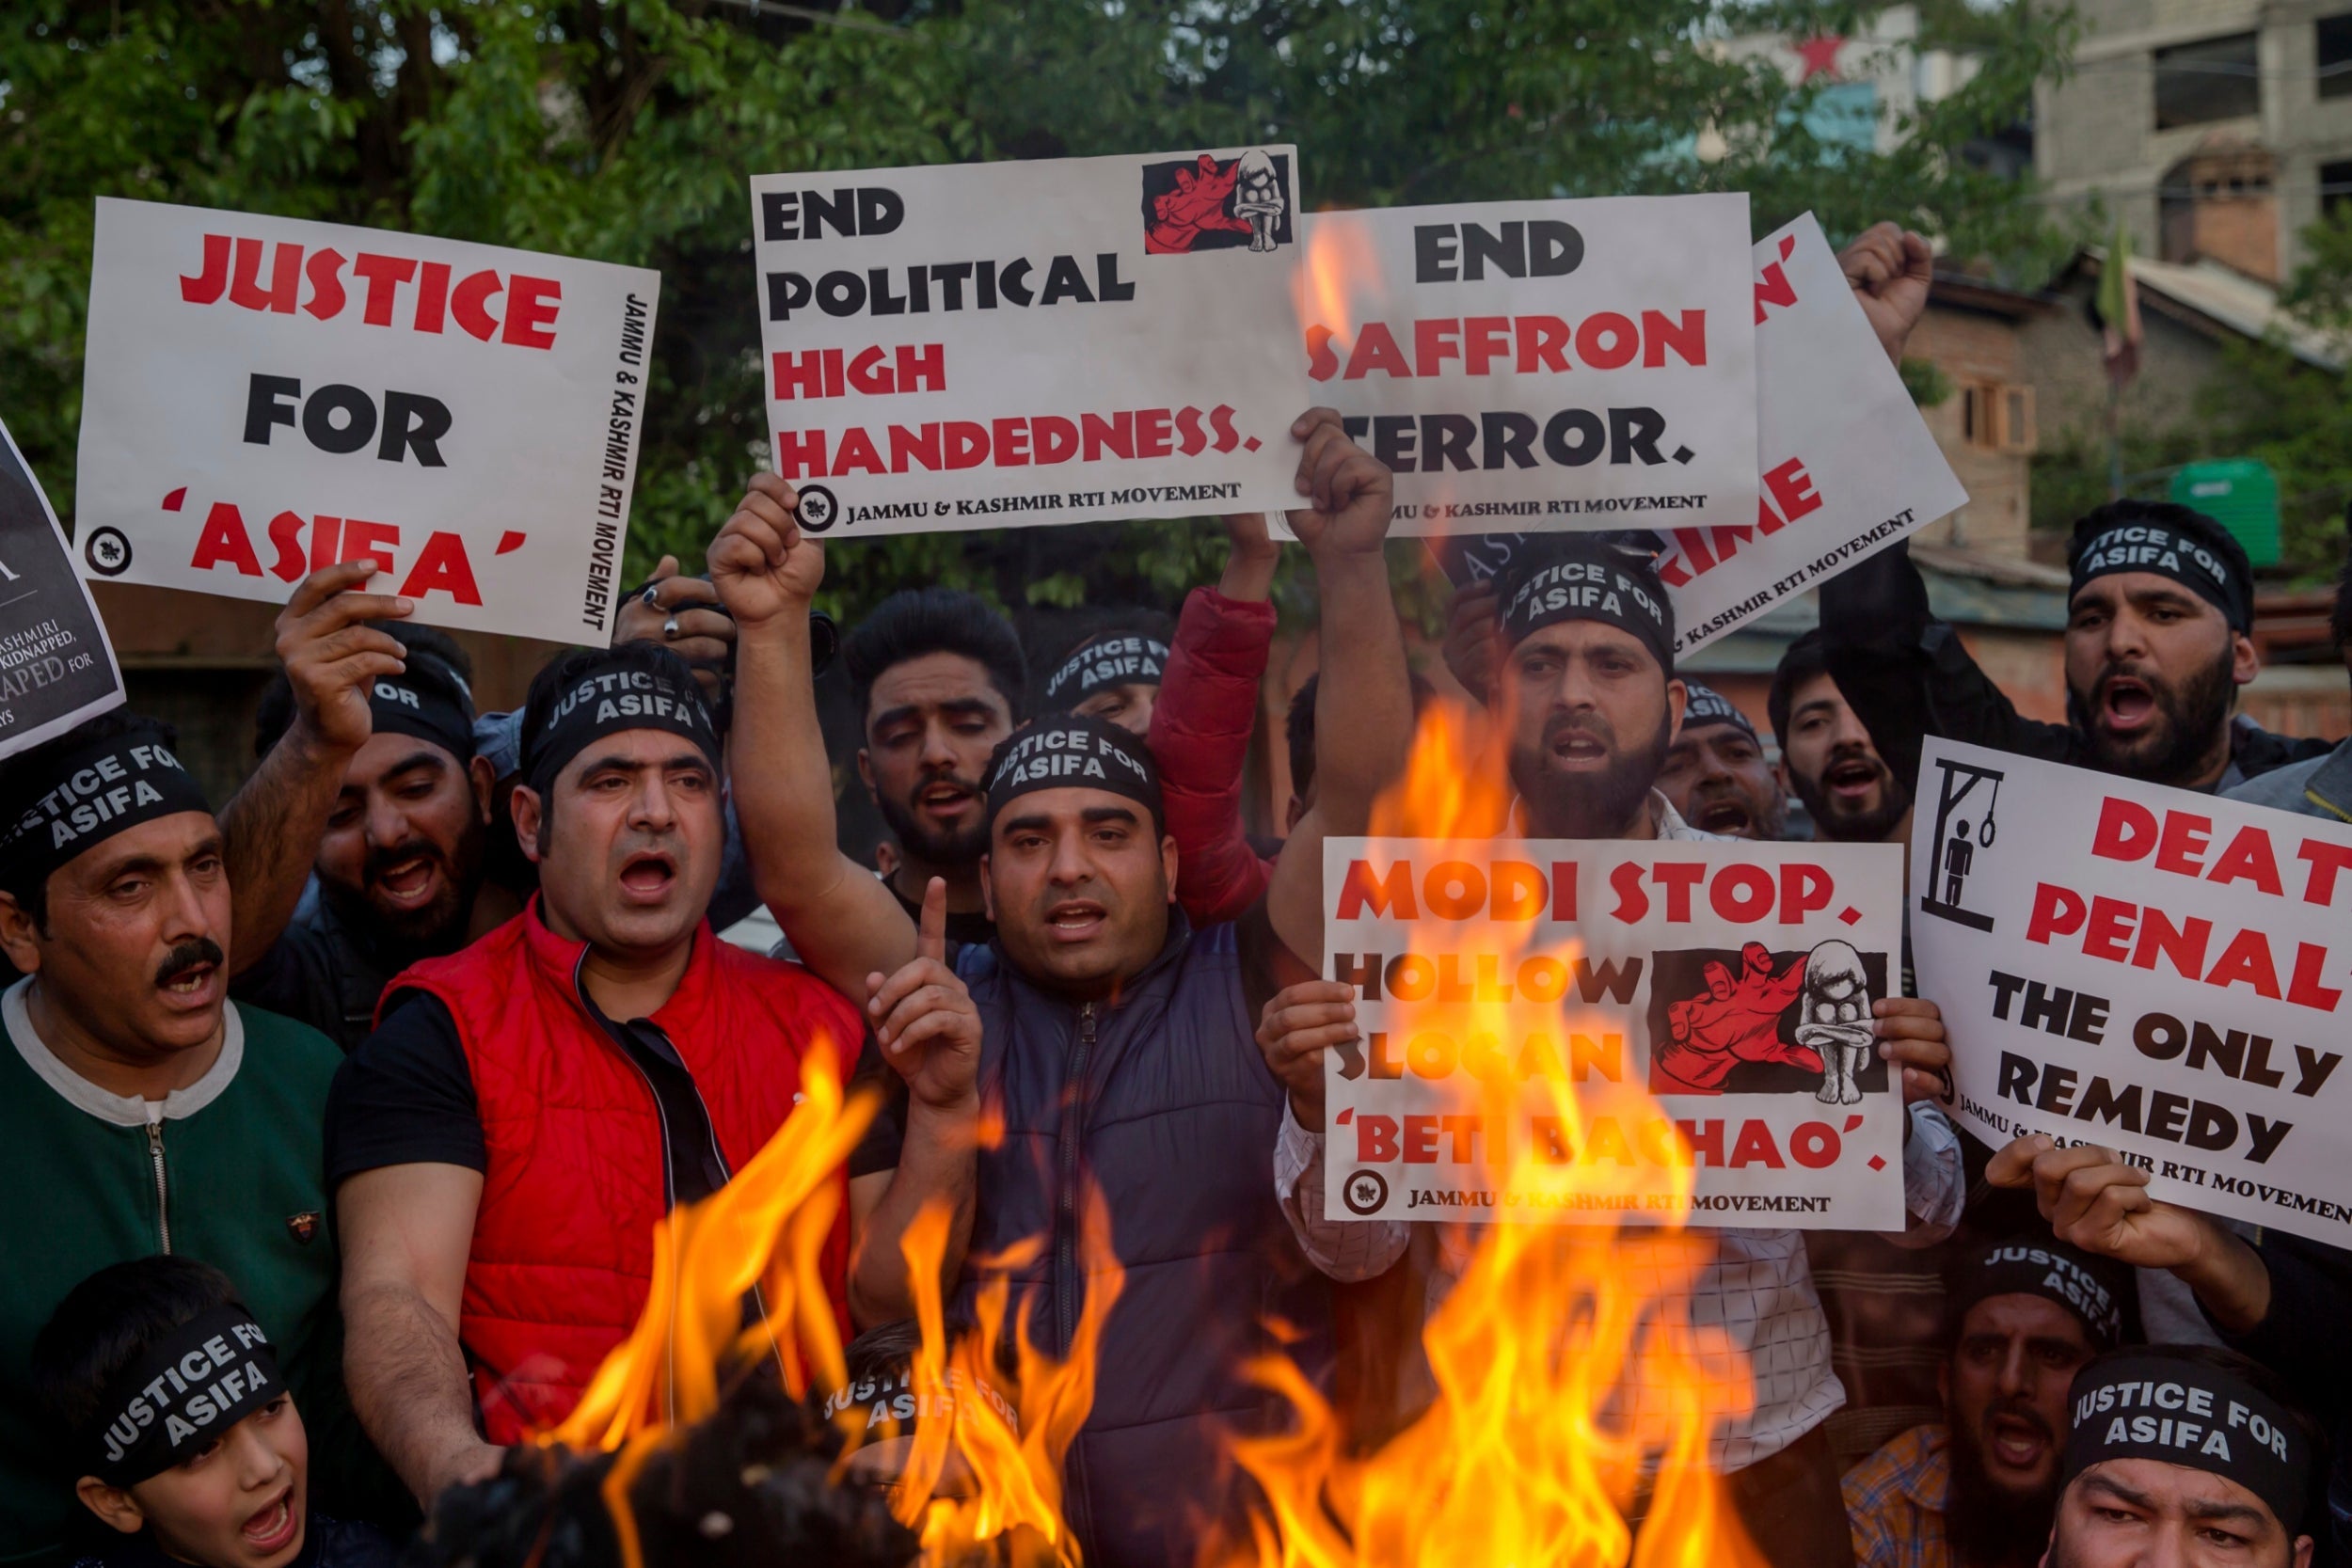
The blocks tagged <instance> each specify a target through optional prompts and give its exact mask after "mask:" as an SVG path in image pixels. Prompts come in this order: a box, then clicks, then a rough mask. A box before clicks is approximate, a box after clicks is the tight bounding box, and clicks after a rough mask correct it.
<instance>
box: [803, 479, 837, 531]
mask: <svg viewBox="0 0 2352 1568" xmlns="http://www.w3.org/2000/svg"><path fill="white" fill-rule="evenodd" d="M799 516H800V520H801V528H802V531H803V532H807V533H822V532H824V531H826V530H827V529H829V528H831V527H833V525H834V524H835V523H837V522H839V521H840V520H841V503H840V502H839V501H838V500H835V499H834V494H833V492H832V491H830V490H828V489H826V488H825V487H824V486H823V485H821V484H805V485H803V486H802V487H801V510H800V513H799Z"/></svg>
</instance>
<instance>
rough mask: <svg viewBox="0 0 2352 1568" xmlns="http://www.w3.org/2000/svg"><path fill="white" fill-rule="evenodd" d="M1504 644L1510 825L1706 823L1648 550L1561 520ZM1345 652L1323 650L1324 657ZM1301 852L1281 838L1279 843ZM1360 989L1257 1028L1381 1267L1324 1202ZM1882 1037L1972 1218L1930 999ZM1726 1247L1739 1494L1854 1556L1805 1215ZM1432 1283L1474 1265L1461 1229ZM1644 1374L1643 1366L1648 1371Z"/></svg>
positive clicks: (1916, 1134) (1791, 1556) (1776, 1555)
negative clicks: (1684, 797) (1678, 761)
mask: <svg viewBox="0 0 2352 1568" xmlns="http://www.w3.org/2000/svg"><path fill="white" fill-rule="evenodd" d="M1499 602H1500V604H1501V606H1502V610H1501V617H1500V619H1501V625H1502V635H1503V641H1504V646H1505V649H1506V651H1505V653H1504V655H1503V657H1502V659H1501V661H1500V663H1499V665H1498V668H1497V673H1496V676H1495V681H1494V693H1495V701H1496V705H1497V707H1498V710H1499V715H1500V718H1501V721H1502V724H1503V726H1504V729H1505V734H1506V736H1507V738H1508V742H1509V760H1508V764H1507V766H1508V768H1509V774H1510V782H1511V784H1512V785H1513V786H1514V788H1515V789H1516V790H1517V792H1518V798H1517V800H1516V801H1515V803H1514V806H1513V821H1512V823H1511V826H1510V828H1509V830H1508V831H1510V832H1518V833H1523V834H1525V835H1526V836H1528V837H1532V838H1628V839H1651V838H1665V839H1685V840H1688V839H1699V838H1704V837H1708V836H1710V835H1706V834H1702V833H1700V832H1697V831H1696V830H1695V829H1692V828H1691V827H1690V826H1688V825H1687V824H1686V823H1685V822H1684V821H1683V820H1682V817H1681V816H1680V815H1679V814H1677V812H1676V810H1675V809H1674V807H1673V806H1672V805H1671V804H1669V803H1668V801H1667V800H1666V799H1665V797H1664V796H1663V795H1661V794H1660V793H1659V791H1658V789H1657V787H1656V784H1657V778H1658V773H1659V770H1660V768H1661V767H1662V766H1663V764H1664V760H1665V756H1666V752H1667V750H1668V748H1669V747H1670V746H1671V745H1672V743H1673V740H1674V736H1675V731H1676V727H1677V721H1679V719H1680V717H1681V714H1682V710H1683V706H1684V701H1685V690H1686V688H1685V686H1684V684H1683V682H1681V681H1680V680H1678V679H1677V678H1675V676H1674V673H1673V648H1674V625H1673V609H1672V606H1671V604H1670V603H1669V601H1668V599H1667V596H1666V594H1665V590H1664V586H1663V584H1662V583H1661V582H1660V580H1659V578H1658V574H1657V567H1656V564H1655V562H1654V560H1653V559H1652V558H1651V556H1650V554H1649V552H1648V551H1647V550H1645V549H1642V548H1639V547H1635V546H1628V545H1625V544H1623V543H1620V542H1618V541H1616V540H1613V539H1611V538H1609V537H1607V536H1603V535H1597V534H1569V535H1563V536H1561V537H1560V538H1559V539H1557V540H1556V541H1553V542H1552V543H1551V544H1550V545H1549V547H1548V548H1547V549H1546V550H1544V551H1543V552H1540V553H1538V554H1537V555H1536V557H1535V559H1534V561H1533V562H1530V563H1528V564H1527V565H1526V566H1524V567H1522V568H1521V569H1520V570H1519V571H1518V573H1516V574H1515V575H1514V576H1513V578H1511V579H1509V580H1508V581H1507V582H1506V583H1505V585H1504V587H1503V589H1502V592H1501V594H1500V595H1499ZM1331 668H1332V666H1331V665H1330V663H1329V662H1328V661H1326V664H1325V669H1326V671H1327V672H1329V671H1330V670H1331ZM1289 858H1290V855H1289V854H1288V853H1286V854H1285V856H1284V860H1285V861H1287V860H1288V859H1289ZM1353 994H1354V992H1353V989H1352V988H1351V987H1349V986H1347V985H1345V984H1343V983H1339V982H1334V981H1327V980H1317V981H1308V982H1304V983H1300V984H1295V985H1293V986H1292V987H1290V988H1289V989H1287V990H1284V991H1282V992H1281V993H1280V994H1279V995H1278V996H1276V997H1275V998H1274V999H1273V1000H1272V1001H1271V1002H1269V1003H1268V1004H1267V1005H1266V1006H1265V1008H1264V1009H1263V1013H1262V1022H1261V1024H1260V1028H1259V1040H1260V1042H1261V1045H1262V1046H1263V1049H1264V1051H1265V1053H1266V1059H1267V1063H1268V1066H1269V1067H1270V1069H1272V1070H1273V1071H1274V1072H1275V1074H1276V1075H1277V1076H1278V1077H1279V1078H1280V1079H1281V1080H1282V1081H1283V1083H1284V1084H1285V1085H1287V1087H1288V1089H1289V1095H1288V1098H1287V1102H1286V1103H1287V1112H1286V1115H1285V1117H1284V1120H1283V1124H1282V1129H1281V1135H1280V1139H1279V1143H1278V1144H1277V1146H1276V1149H1275V1188H1276V1192H1277V1194H1278V1195H1279V1197H1280V1198H1281V1201H1282V1210H1283V1213H1284V1216H1285V1217H1286V1218H1287V1219H1288V1220H1289V1221H1290V1224H1291V1227H1292V1229H1293V1231H1294V1232H1295V1234H1296V1235H1297V1237H1298V1238H1299V1241H1300V1243H1301V1244H1302V1245H1303V1246H1304V1247H1305V1249H1306V1251H1307V1254H1308V1256H1309V1257H1310V1258H1311V1259H1313V1260H1314V1262H1315V1264H1316V1266H1317V1267H1319V1268H1321V1269H1322V1270H1323V1271H1324V1272H1325V1273H1327V1274H1328V1275H1331V1276H1332V1277H1334V1278H1335V1279H1340V1280H1354V1279H1364V1278H1369V1277H1371V1276H1373V1275H1377V1274H1380V1273H1382V1272H1384V1271H1385V1270H1387V1269H1388V1268H1389V1267H1390V1266H1391V1264H1392V1263H1394V1262H1395V1260H1396V1259H1398V1258H1399V1257H1400V1256H1402V1255H1403V1253H1404V1251H1405V1248H1406V1243H1407V1241H1408V1240H1409V1234H1410V1228H1411V1227H1409V1226H1408V1225H1407V1224H1406V1223H1405V1222H1402V1221H1393V1220H1387V1221H1373V1222H1365V1221H1333V1220H1327V1219H1326V1218H1325V1217H1324V1169H1325V1166H1324V1159H1325V1152H1324V1139H1323V1131H1322V1129H1323V1073H1324V1068H1323V1062H1322V1053H1324V1052H1325V1051H1326V1050H1327V1049H1329V1048H1330V1047H1331V1046H1332V1045H1333V1044H1336V1043H1338V1042H1339V1041H1340V1040H1342V1039H1348V1038H1353V1037H1354V1031H1355V1029H1356V1025H1355V1023H1354V1022H1353V1017H1354V1007H1353V1004H1352V1000H1351V999H1352V997H1353ZM1872 1012H1873V1016H1874V1018H1875V1020H1876V1022H1875V1024H1874V1031H1875V1033H1876V1034H1877V1036H1878V1038H1879V1042H1880V1043H1879V1051H1880V1054H1881V1055H1882V1056H1883V1057H1885V1058H1886V1059H1887V1060H1889V1061H1890V1062H1892V1063H1895V1064H1897V1065H1898V1066H1899V1070H1900V1073H1901V1083H1902V1090H1903V1096H1904V1099H1905V1101H1906V1102H1907V1103H1908V1104H1909V1105H1910V1114H1909V1120H1908V1123H1907V1132H1906V1136H1905V1141H1904V1145H1903V1177H1904V1198H1905V1203H1906V1206H1907V1208H1908V1210H1909V1215H1910V1220H1911V1230H1910V1235H1911V1238H1912V1239H1913V1240H1915V1241H1917V1242H1919V1243H1928V1242H1932V1241H1935V1240H1939V1239H1941V1238H1942V1237H1943V1236H1944V1235H1947V1234H1948V1233H1949V1231H1950V1229H1951V1227H1952V1226H1953V1225H1954V1224H1955V1223H1956V1222H1957V1220H1958V1219H1959V1215H1960V1207H1961V1198H1962V1184H1961V1180H1960V1148H1959V1139H1958V1136H1957V1134H1956V1133H1955V1132H1954V1131H1953V1129H1952V1127H1951V1124H1950V1123H1949V1122H1948V1121H1947V1120H1946V1119H1945V1118H1944V1117H1943V1115H1942V1114H1941V1113H1940V1112H1938V1111H1937V1110H1936V1109H1935V1108H1934V1107H1933V1106H1932V1105H1931V1104H1929V1103H1926V1101H1928V1100H1929V1099H1930V1098H1931V1097H1932V1096H1933V1095H1934V1094H1935V1092H1936V1091H1937V1089H1938V1087H1939V1086H1940V1084H1939V1078H1938V1072H1939V1070H1940V1069H1942V1068H1943V1067H1944V1066H1945V1065H1946V1064H1947V1062H1948V1061H1949V1059H1950V1052H1949V1050H1948V1049H1947V1047H1946V1045H1945V1043H1944V1027H1943V1022H1942V1019H1941V1017H1940V1016H1939V1015H1938V1013H1937V1011H1936V1008H1935V1006H1934V1004H1932V1003H1929V1002H1923V1001H1918V1000H1915V999H1912V998H1907V997H1889V998H1886V999H1885V1000H1883V1001H1881V1002H1878V1003H1875V1004H1873V1006H1872ZM1708 1234H1709V1235H1710V1236H1711V1237H1712V1238H1713V1240H1714V1242H1715V1244H1716V1248H1717V1255H1716V1258H1715V1260H1714V1261H1713V1262H1712V1263H1711V1264H1709V1265H1708V1266H1707V1267H1706V1268H1705V1269H1704V1270H1702V1271H1701V1272H1700V1274H1699V1275H1698V1277H1697V1278H1696V1280H1695V1281H1694V1283H1693V1285H1692V1291H1691V1295H1690V1300H1689V1312H1690V1318H1691V1321H1692V1323H1693V1324H1696V1325H1699V1326H1701V1327H1703V1328H1708V1329H1713V1328H1718V1327H1720V1328H1721V1329H1722V1331H1723V1332H1724V1334H1725V1336H1726V1337H1727V1338H1729V1340H1730V1341H1731V1342H1732V1343H1733V1344H1735V1345H1736V1346H1738V1347H1739V1348H1740V1350H1741V1351H1742V1352H1743V1353H1745V1354H1748V1355H1749V1357H1750V1362H1751V1370H1752V1371H1753V1374H1754V1376H1755V1379H1756V1403H1755V1407H1754V1409H1753V1410H1752V1411H1750V1412H1749V1413H1748V1414H1747V1415H1745V1416H1743V1417H1740V1418H1733V1419H1731V1420H1729V1421H1727V1422H1725V1423H1724V1424H1723V1425H1722V1426H1721V1427H1720V1428H1719V1429H1718V1430H1717V1432H1716V1433H1714V1434H1713V1435H1712V1436H1711V1437H1710V1440H1709V1450H1708V1457H1709V1462H1710V1464H1711V1465H1713V1467H1714V1468H1715V1469H1717V1470H1718V1471H1719V1472H1722V1473H1724V1474H1725V1475H1726V1476H1727V1478H1728V1488H1729V1491H1730V1494H1731V1499H1732V1502H1733V1505H1734V1507H1735V1508H1737V1509H1738V1511H1739V1513H1740V1518H1741V1519H1742V1521H1743V1522H1744V1523H1745V1525H1746V1527H1747V1529H1748V1532H1749V1534H1750V1535H1751V1536H1753V1537H1754V1538H1755V1540H1756V1544H1757V1545H1758V1546H1759V1547H1760V1548H1761V1549H1762V1550H1763V1552H1764V1554H1765V1556H1766V1558H1767V1559H1768V1560H1770V1561H1772V1562H1773V1563H1775V1564H1780V1565H1784V1568H1800V1565H1804V1568H1810V1565H1815V1564H1821V1563H1827V1562H1834V1561H1838V1560H1844V1558H1845V1556H1846V1554H1847V1553H1848V1552H1849V1550H1850V1549H1851V1541H1850V1534H1849V1531H1848V1529H1847V1527H1846V1523H1845V1509H1844V1505H1843V1502H1842V1499H1841V1498H1840V1497H1839V1494H1838V1484H1837V1471H1836V1467H1835V1465H1834V1464H1833V1463H1832V1459H1831V1454H1830V1449H1829V1446H1828V1443H1827V1439H1826V1437H1825V1435H1824V1434H1823V1433H1821V1432H1820V1426H1821V1423H1822V1421H1823V1420H1824V1418H1827V1417H1828V1415H1829V1414H1830V1413H1831V1412H1832V1411H1833V1410H1835V1409H1836V1407H1837V1405H1838V1404H1839V1402H1841V1400H1842V1399H1843V1392H1842V1390H1841V1389H1840V1387H1839V1385H1838V1382H1837V1378H1836V1373H1835V1372H1834V1371H1833V1370H1831V1367H1830V1345H1829V1330H1828V1325H1827V1324H1826V1323H1825V1322H1824V1321H1823V1318H1822V1315H1821V1308H1820V1302H1819V1299H1818V1297H1817V1296H1816V1293H1815V1291H1814V1286H1813V1281H1812V1277H1811V1275H1810V1273H1809V1272H1808V1269H1807V1266H1806V1259H1805V1249H1804V1237H1803V1235H1802V1234H1801V1233H1800V1232H1797V1231H1793V1230H1723V1231H1713V1232H1708ZM1440 1235H1441V1243H1440V1246H1441V1252H1443V1253H1444V1254H1445V1255H1446V1256H1444V1258H1443V1259H1442V1261H1441V1266H1440V1268H1439V1270H1438V1274H1437V1276H1436V1278H1435V1279H1434V1280H1433V1287H1434V1288H1435V1289H1436V1290H1438V1291H1442V1290H1444V1289H1447V1288H1449V1287H1450V1284H1451V1281H1452V1279H1453V1278H1454V1276H1456V1275H1458V1274H1459V1272H1460V1270H1461V1268H1462V1267H1463V1266H1464V1265H1465V1263H1466V1262H1467V1256H1466V1253H1465V1251H1464V1250H1463V1243H1462V1241H1461V1239H1460V1238H1459V1237H1458V1236H1449V1235H1447V1233H1445V1232H1440ZM1637 1375H1638V1374H1637Z"/></svg>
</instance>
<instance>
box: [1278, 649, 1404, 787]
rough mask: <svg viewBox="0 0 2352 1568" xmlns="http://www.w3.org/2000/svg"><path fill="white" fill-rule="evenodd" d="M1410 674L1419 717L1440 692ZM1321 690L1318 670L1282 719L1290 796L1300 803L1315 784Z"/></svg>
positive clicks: (1294, 694)
mask: <svg viewBox="0 0 2352 1568" xmlns="http://www.w3.org/2000/svg"><path fill="white" fill-rule="evenodd" d="M1407 674H1408V676H1409V678H1410V679H1411V681H1412V685H1413V714H1414V717H1416V718H1418V717H1420V715H1421V712H1422V709H1423V708H1425V707H1427V706H1428V705H1430V704H1431V703H1433V702H1435V701H1436V700H1437V696H1438V689H1437V688H1436V687H1434V686H1432V685H1430V684H1429V681H1428V679H1427V677H1425V676H1423V675H1422V673H1421V672H1420V671H1418V670H1413V671H1408V672H1407ZM1321 689H1323V672H1322V671H1320V670H1318V671H1316V672H1315V673H1313V674H1311V675H1309V676H1308V677H1307V678H1306V679H1305V680H1304V681H1302V682H1301V683H1300V684H1299V688H1298V689H1297V690H1296V691H1294V692H1292V693H1291V706H1290V712H1289V713H1288V714H1287V715H1285V716H1284V718H1283V720H1282V740H1283V743H1284V744H1285V745H1286V746H1287V747H1288V748H1289V749H1290V754H1291V793H1292V794H1293V795H1295V796H1297V797H1299V798H1300V799H1301V800H1304V799H1306V795H1307V791H1308V790H1309V789H1311V788H1312V787H1313V785H1314V782H1315V693H1316V692H1317V691H1319V690H1321Z"/></svg>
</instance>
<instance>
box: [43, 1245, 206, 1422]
mask: <svg viewBox="0 0 2352 1568" xmlns="http://www.w3.org/2000/svg"><path fill="white" fill-rule="evenodd" d="M237 1299H238V1298H237V1288H236V1286H235V1285H233V1284H231V1283H230V1279H229V1276H228V1275H225V1274H223V1273H221V1272H220V1271H219V1270H218V1269H216V1268H215V1267H213V1266H212V1265H211V1264H210V1263H199V1262H198V1261H197V1260H196V1259H193V1258H181V1257H175V1256H173V1255H171V1254H160V1255H158V1256H156V1257H152V1258H135V1259H132V1260H131V1261H129V1262H127V1263H110V1264H108V1265H107V1266H106V1267H105V1268H103V1269H101V1270H99V1271H98V1272H97V1273H96V1274H93V1275H90V1276H89V1277H88V1278H87V1279H85V1280H83V1281H82V1282H81V1283H80V1284H79V1285H76V1286H74V1287H73V1289H72V1290H71V1291H67V1292H66V1295H65V1299H64V1300H63V1301H61V1302H59V1303H58V1304H57V1309H56V1311H55V1312H53V1313H51V1314H50V1315H49V1322H48V1323H44V1324H43V1325H42V1326H41V1330H40V1334H39V1335H37V1336H36V1337H35V1338H34V1339H33V1355H32V1385H33V1398H34V1400H35V1402H36V1403H37V1404H38V1406H39V1408H40V1410H41V1412H42V1413H43V1414H44V1415H45V1416H46V1417H47V1418H49V1420H50V1421H52V1422H53V1423H55V1424H56V1426H57V1427H58V1428H59V1429H60V1430H59V1432H58V1433H57V1434H56V1435H57V1440H56V1443H55V1445H54V1451H55V1452H56V1455H57V1457H58V1458H59V1460H60V1461H61V1462H63V1463H65V1464H68V1465H78V1464H79V1462H80V1459H81V1456H82V1455H83V1454H85V1453H87V1452H88V1451H89V1450H90V1449H92V1448H94V1447H95V1446H96V1444H97V1441H98V1432H99V1425H100V1423H101V1422H102V1421H103V1420H104V1418H105V1411H104V1408H103V1407H104V1404H105V1400H106V1391H107V1389H108V1388H109V1387H111V1386H113V1383H114V1380H115V1379H116V1378H118V1377H120V1376H121V1375H122V1373H123V1371H124V1370H125V1369H126V1368H129V1367H131V1366H134V1365H135V1364H136V1363H137V1361H138V1359H139V1358H140V1357H141V1356H143V1355H145V1354H147V1353H148V1351H149V1350H150V1349H151V1348H152V1347H153V1346H155V1345H156V1344H158V1343H160V1342H161V1341H162V1340H164V1339H165V1338H168V1337H169V1336H170V1335H171V1333H172V1332H173V1331H174V1330H175V1329H177V1328H179V1327H180V1325H181V1324H183V1323H187V1322H189V1321H190V1320H191V1319H193V1318H196V1317H198V1316H199V1315H200V1314H202V1313H205V1312H209V1311H211V1310H212V1309H213V1308H214V1307H221V1306H225V1305H227V1304H228V1303H230V1302H235V1301H237ZM240 1305H242V1304H240Z"/></svg>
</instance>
